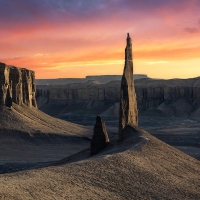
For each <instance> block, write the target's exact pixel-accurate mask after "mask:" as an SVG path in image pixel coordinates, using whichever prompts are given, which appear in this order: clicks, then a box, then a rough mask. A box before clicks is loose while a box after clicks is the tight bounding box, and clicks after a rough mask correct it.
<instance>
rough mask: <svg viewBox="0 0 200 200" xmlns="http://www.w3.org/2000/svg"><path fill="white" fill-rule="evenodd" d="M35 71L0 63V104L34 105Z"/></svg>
mask: <svg viewBox="0 0 200 200" xmlns="http://www.w3.org/2000/svg"><path fill="white" fill-rule="evenodd" d="M35 93H36V87H35V72H34V71H31V70H28V69H25V68H18V67H14V66H9V65H6V64H4V63H0V105H1V106H7V107H11V106H12V103H13V102H14V103H16V104H17V105H22V104H24V105H26V106H28V107H30V108H31V107H32V106H33V107H36V108H37V102H36V98H35Z"/></svg>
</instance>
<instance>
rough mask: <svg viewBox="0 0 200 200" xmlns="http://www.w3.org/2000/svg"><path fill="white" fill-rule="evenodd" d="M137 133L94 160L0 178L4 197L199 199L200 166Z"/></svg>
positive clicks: (148, 137)
mask: <svg viewBox="0 0 200 200" xmlns="http://www.w3.org/2000/svg"><path fill="white" fill-rule="evenodd" d="M138 131H139V132H134V131H132V134H134V135H135V137H132V136H131V137H129V138H128V140H125V141H124V142H123V143H121V144H114V143H113V144H111V146H110V147H108V149H107V150H105V151H104V152H102V153H101V155H97V156H94V157H91V158H90V159H85V160H81V161H79V162H73V160H72V161H71V163H67V161H66V162H63V163H62V165H57V166H50V167H47V168H42V169H35V170H31V171H23V172H17V173H13V174H6V175H0V197H1V198H2V199H43V200H44V199H48V200H50V199H76V200H77V199H184V200H187V199H188V200H191V199H200V162H199V161H197V160H196V159H193V158H191V157H190V156H188V155H186V154H184V153H182V152H180V151H178V150H176V149H174V148H173V147H171V146H169V145H167V144H165V143H163V142H161V141H159V140H158V139H155V138H154V137H153V136H151V135H149V134H148V133H146V132H143V131H141V130H138ZM134 141H137V143H135V142H134Z"/></svg>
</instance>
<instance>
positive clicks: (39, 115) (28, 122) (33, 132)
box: [0, 104, 91, 173]
mask: <svg viewBox="0 0 200 200" xmlns="http://www.w3.org/2000/svg"><path fill="white" fill-rule="evenodd" d="M0 117H1V118H0V173H6V172H12V171H19V170H22V169H23V170H24V169H29V168H33V167H40V166H43V165H46V164H49V162H52V161H55V160H59V159H62V158H64V157H66V156H68V155H71V154H74V153H76V152H77V151H81V150H83V149H85V148H87V147H88V146H89V144H90V141H89V140H88V139H87V137H90V136H91V130H90V129H87V128H85V127H83V126H80V125H76V124H73V123H70V122H66V121H62V120H59V119H55V118H53V117H50V116H48V115H46V114H45V113H43V112H41V111H39V110H37V109H36V108H34V107H32V108H29V107H27V106H18V105H16V104H13V106H12V108H6V107H0Z"/></svg>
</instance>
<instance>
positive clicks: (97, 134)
mask: <svg viewBox="0 0 200 200" xmlns="http://www.w3.org/2000/svg"><path fill="white" fill-rule="evenodd" d="M108 144H109V138H108V134H107V130H106V125H105V122H104V121H103V120H102V119H101V117H99V116H97V118H96V124H95V126H94V134H93V137H92V140H91V146H90V149H91V155H94V154H96V153H98V152H99V151H101V150H102V149H104V148H105V147H106V146H107V145H108Z"/></svg>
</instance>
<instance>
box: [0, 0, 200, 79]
mask: <svg viewBox="0 0 200 200" xmlns="http://www.w3.org/2000/svg"><path fill="white" fill-rule="evenodd" d="M0 17H1V19H3V20H1V21H0V25H1V27H3V29H2V30H1V32H0V37H1V38H2V39H1V41H0V48H1V49H2V51H1V54H0V62H4V63H6V64H8V65H14V66H18V67H24V68H28V69H31V70H34V71H35V72H36V78H38V79H39V78H79V77H80V78H81V77H82V78H83V77H85V76H87V75H112V74H113V75H118V74H119V75H121V74H122V71H123V67H124V48H125V44H126V35H127V33H128V32H129V33H130V36H131V38H132V43H133V60H134V73H136V74H147V75H148V76H149V77H152V78H165V79H167V78H191V77H198V76H200V67H199V65H200V34H199V33H200V1H198V0H190V1H187V0H177V1H176V2H174V1H172V0H168V1H167V2H166V1H164V0H160V1H158V0H141V1H140V2H138V1H135V0H123V1H122V0H115V1H113V0H107V1H106V0H98V1H96V2H94V1H92V0H85V1H83V0H74V1H73V3H72V2H71V1H69V0H65V1H63V0H61V1H55V0H43V1H42V2H41V1H39V0H34V2H33V1H29V2H27V1H25V0H12V1H9V2H8V1H6V0H2V1H1V2H0Z"/></svg>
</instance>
